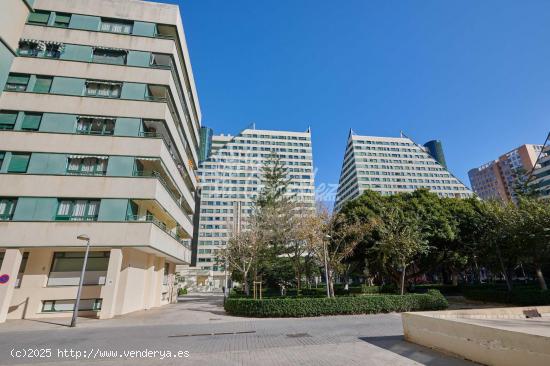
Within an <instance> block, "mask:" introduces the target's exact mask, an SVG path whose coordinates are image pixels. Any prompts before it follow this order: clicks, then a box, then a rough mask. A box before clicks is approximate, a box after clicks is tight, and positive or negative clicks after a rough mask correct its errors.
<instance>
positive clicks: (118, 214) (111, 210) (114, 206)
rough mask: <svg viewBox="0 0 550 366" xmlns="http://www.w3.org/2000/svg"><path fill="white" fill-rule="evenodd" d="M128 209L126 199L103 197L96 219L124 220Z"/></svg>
mask: <svg viewBox="0 0 550 366" xmlns="http://www.w3.org/2000/svg"><path fill="white" fill-rule="evenodd" d="M127 210H128V199H119V198H104V199H102V200H101V204H100V205H99V215H98V221H124V220H126V213H127Z"/></svg>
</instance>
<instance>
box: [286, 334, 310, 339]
mask: <svg viewBox="0 0 550 366" xmlns="http://www.w3.org/2000/svg"><path fill="white" fill-rule="evenodd" d="M286 336H287V337H289V338H304V337H311V335H309V334H307V333H291V334H287V335H286Z"/></svg>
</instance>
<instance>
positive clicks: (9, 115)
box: [0, 112, 17, 130]
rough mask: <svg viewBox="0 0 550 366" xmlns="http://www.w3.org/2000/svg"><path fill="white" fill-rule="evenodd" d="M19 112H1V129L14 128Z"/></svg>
mask: <svg viewBox="0 0 550 366" xmlns="http://www.w3.org/2000/svg"><path fill="white" fill-rule="evenodd" d="M16 119H17V112H0V130H13V125H15V120H16Z"/></svg>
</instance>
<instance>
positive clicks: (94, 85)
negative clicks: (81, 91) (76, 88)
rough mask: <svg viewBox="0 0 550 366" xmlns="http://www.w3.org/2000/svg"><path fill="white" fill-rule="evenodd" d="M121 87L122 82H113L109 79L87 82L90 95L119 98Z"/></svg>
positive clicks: (87, 91)
mask: <svg viewBox="0 0 550 366" xmlns="http://www.w3.org/2000/svg"><path fill="white" fill-rule="evenodd" d="M121 89H122V83H112V82H108V81H87V82H86V95H88V96H96V97H105V98H119V97H120V90H121Z"/></svg>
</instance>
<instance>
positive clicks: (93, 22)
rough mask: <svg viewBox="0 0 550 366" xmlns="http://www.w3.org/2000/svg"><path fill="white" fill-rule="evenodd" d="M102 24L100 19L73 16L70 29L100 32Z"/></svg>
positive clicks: (78, 15)
mask: <svg viewBox="0 0 550 366" xmlns="http://www.w3.org/2000/svg"><path fill="white" fill-rule="evenodd" d="M100 23H101V18H100V17H93V16H89V15H80V14H73V15H72V16H71V22H70V23H69V28H73V29H82V30H91V31H97V30H99V24H100Z"/></svg>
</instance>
